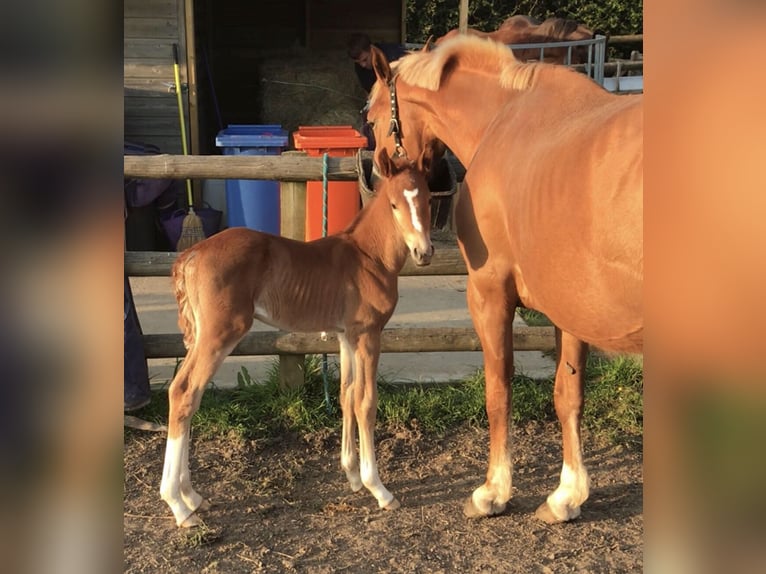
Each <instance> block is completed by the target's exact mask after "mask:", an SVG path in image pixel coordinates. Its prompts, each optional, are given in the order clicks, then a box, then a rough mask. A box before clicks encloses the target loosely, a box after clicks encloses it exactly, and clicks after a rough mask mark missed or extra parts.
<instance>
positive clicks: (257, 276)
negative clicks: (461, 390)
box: [160, 152, 434, 527]
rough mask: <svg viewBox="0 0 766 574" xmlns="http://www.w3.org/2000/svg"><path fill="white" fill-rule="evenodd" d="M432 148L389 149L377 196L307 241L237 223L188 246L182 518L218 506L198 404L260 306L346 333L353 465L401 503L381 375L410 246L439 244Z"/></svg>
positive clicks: (385, 496) (179, 405)
mask: <svg viewBox="0 0 766 574" xmlns="http://www.w3.org/2000/svg"><path fill="white" fill-rule="evenodd" d="M430 159H431V157H430V153H428V152H425V153H424V154H422V155H421V156H420V158H419V159H418V160H417V162H412V161H410V160H407V159H404V158H390V157H389V156H388V154H385V153H383V154H381V155H380V157H379V160H378V164H379V165H378V168H379V171H380V175H381V176H382V177H381V179H380V181H379V184H378V189H377V193H376V196H375V198H374V200H373V201H370V202H369V203H368V204H367V206H366V207H365V208H364V209H363V210H362V211H361V212H360V213H359V215H358V216H357V217H356V219H355V220H354V221H353V223H351V224H350V225H349V227H348V228H347V229H346V230H345V231H342V232H340V233H338V234H336V235H332V236H330V237H326V238H322V239H317V240H316V241H311V242H308V243H304V242H301V241H294V240H292V239H287V238H284V237H277V236H274V235H269V234H266V233H261V232H258V231H253V230H250V229H246V228H232V229H228V230H226V231H222V232H221V233H219V234H217V235H214V236H212V237H210V238H209V239H206V240H205V241H202V242H200V243H198V244H196V245H194V246H193V247H191V248H189V249H187V250H186V251H184V252H183V253H182V254H181V255H179V257H178V259H177V260H176V262H175V264H174V266H173V282H174V287H175V295H176V299H177V300H178V306H179V321H178V322H179V326H180V327H181V331H182V332H183V334H184V345H185V346H186V348H187V349H188V353H187V355H186V358H185V359H184V361H183V364H182V365H181V368H180V369H179V370H178V373H177V374H176V376H175V378H174V379H173V382H172V383H171V385H170V389H169V391H168V394H169V399H170V414H169V417H168V442H167V448H166V451H165V467H164V470H163V473H162V485H161V487H160V494H161V496H162V498H163V500H165V501H166V502H167V503H168V505H169V506H170V509H171V510H172V511H173V516H174V517H175V519H176V523H177V524H178V525H179V526H184V527H188V526H194V525H197V524H200V523H201V520H200V518H199V516H198V515H197V510H199V509H203V510H204V509H206V508H208V506H209V505H208V503H207V501H205V500H204V499H203V498H202V496H200V495H199V494H198V493H197V492H196V491H195V490H194V489H193V488H192V485H191V473H190V471H189V426H190V421H191V418H192V415H194V413H195V412H196V411H197V409H198V408H199V404H200V399H201V398H202V393H203V392H204V390H205V386H206V385H207V383H208V381H209V380H210V379H211V377H212V376H213V375H214V374H215V372H216V371H217V369H218V368H219V367H220V365H221V363H222V362H223V360H224V359H225V358H226V356H228V355H229V353H231V351H232V350H233V349H234V347H235V346H236V345H237V343H238V342H239V341H240V340H241V339H242V338H243V337H244V336H245V334H246V333H247V332H248V331H249V330H250V327H251V326H252V324H253V318H257V319H259V320H261V321H263V322H264V323H267V324H269V325H273V326H275V327H277V328H279V329H283V330H286V331H303V332H322V331H327V332H336V333H338V339H339V341H340V376H341V391H340V392H341V398H340V401H341V406H342V410H343V432H342V447H341V466H342V467H343V469H344V470H345V472H346V476H347V477H348V480H349V482H350V483H351V488H352V489H353V490H354V491H358V490H359V489H361V487H362V486H365V487H367V489H368V490H369V491H370V492H371V493H372V494H373V495H374V496H375V498H376V499H377V501H378V505H379V506H380V507H381V508H386V509H394V508H397V507H398V506H399V502H398V501H397V500H396V498H394V496H393V495H392V494H391V493H390V492H389V491H388V490H387V489H386V487H385V486H383V483H382V482H381V481H380V478H379V476H378V469H377V463H376V461H375V445H374V434H373V433H374V428H375V416H376V409H377V388H376V376H377V368H378V358H379V356H380V336H381V331H382V330H383V327H384V326H385V325H386V323H387V322H388V320H389V318H390V317H391V315H392V313H393V311H394V308H395V307H396V303H397V301H398V297H399V295H398V274H399V271H400V270H401V268H402V266H403V265H404V263H405V260H406V258H407V255H408V254H409V255H410V257H412V259H413V261H414V262H415V264H416V265H428V264H429V263H430V261H431V255H432V254H433V251H434V248H433V245H432V244H431V237H430V230H431V209H430V206H429V201H430V190H429V189H428V186H427V183H426V180H425V177H424V174H425V173H427V172H428V169H429V167H430V166H429V164H430ZM357 425H358V427H359V458H357V453H356V446H355V437H354V431H355V428H356V426H357Z"/></svg>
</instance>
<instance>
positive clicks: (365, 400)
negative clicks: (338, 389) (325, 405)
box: [354, 332, 400, 510]
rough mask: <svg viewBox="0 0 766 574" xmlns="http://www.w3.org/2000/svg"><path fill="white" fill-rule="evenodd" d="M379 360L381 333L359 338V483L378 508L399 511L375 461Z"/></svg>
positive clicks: (356, 360) (356, 388) (356, 375)
mask: <svg viewBox="0 0 766 574" xmlns="http://www.w3.org/2000/svg"><path fill="white" fill-rule="evenodd" d="M379 357H380V332H377V333H375V334H370V333H368V334H363V335H361V336H359V338H358V340H357V342H356V352H355V354H354V363H355V368H354V379H355V380H354V412H355V413H356V421H357V424H358V425H359V459H360V466H361V469H360V470H361V478H362V483H363V484H364V486H365V487H366V488H367V490H369V491H370V492H371V493H372V494H373V496H374V497H375V498H376V499H377V500H378V506H379V507H380V508H385V509H386V510H393V509H395V508H399V506H400V504H399V501H398V500H396V498H394V495H393V494H391V493H390V492H389V491H388V490H387V489H386V487H385V486H383V483H382V482H381V480H380V476H378V465H377V462H376V460H375V418H376V415H377V409H378V385H377V380H376V377H377V374H378V358H379Z"/></svg>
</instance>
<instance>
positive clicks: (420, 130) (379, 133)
mask: <svg viewBox="0 0 766 574" xmlns="http://www.w3.org/2000/svg"><path fill="white" fill-rule="evenodd" d="M428 54H429V52H428V50H427V48H426V49H424V50H422V51H420V52H416V53H412V54H408V55H406V56H403V57H402V58H400V60H399V62H400V61H401V60H403V59H405V58H418V57H423V56H426V57H428ZM394 65H398V62H395V63H394ZM372 69H373V70H374V71H375V76H376V77H377V80H376V82H375V84H374V85H373V87H372V91H371V92H370V97H369V101H368V106H369V109H368V112H367V119H368V121H369V122H370V125H371V128H372V130H373V132H374V133H375V141H376V147H375V156H374V163H375V165H376V167H377V168H378V169H380V168H381V158H380V153H381V150H382V149H385V150H386V151H387V152H388V155H389V156H390V157H398V156H404V157H406V158H418V157H421V156H422V155H423V154H424V153H425V154H427V155H428V157H430V158H438V157H441V155H443V154H444V151H445V150H446V147H445V146H444V144H442V143H441V141H439V140H438V139H437V138H436V137H435V136H434V135H433V133H432V132H431V130H429V129H428V116H427V115H426V114H422V113H419V110H418V109H417V108H416V107H415V106H412V105H406V106H404V107H399V105H398V103H399V102H398V100H397V95H396V89H395V86H396V84H395V80H394V78H395V72H394V71H393V70H392V68H391V65H389V63H388V60H387V59H386V56H385V54H383V52H382V51H380V50H379V49H378V48H377V47H375V46H373V47H372Z"/></svg>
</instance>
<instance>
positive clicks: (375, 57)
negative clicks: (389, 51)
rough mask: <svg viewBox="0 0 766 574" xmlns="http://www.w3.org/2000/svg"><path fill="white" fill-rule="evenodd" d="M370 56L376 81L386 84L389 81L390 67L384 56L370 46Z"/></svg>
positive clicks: (377, 49)
mask: <svg viewBox="0 0 766 574" xmlns="http://www.w3.org/2000/svg"><path fill="white" fill-rule="evenodd" d="M370 52H371V54H372V69H373V70H374V71H375V75H376V76H377V77H378V80H380V81H381V82H383V83H385V84H387V83H388V82H389V81H390V80H391V66H389V65H388V60H387V59H386V55H385V54H384V53H383V52H382V51H381V49H380V48H378V47H377V46H375V45H372V46H370Z"/></svg>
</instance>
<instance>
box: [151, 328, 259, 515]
mask: <svg viewBox="0 0 766 574" xmlns="http://www.w3.org/2000/svg"><path fill="white" fill-rule="evenodd" d="M250 323H252V320H250ZM248 329H249V324H248V326H247V328H244V329H242V328H240V329H238V330H237V331H236V332H233V331H232V330H231V329H229V331H228V333H227V334H228V337H226V338H225V339H223V340H222V339H220V338H219V337H206V336H205V335H204V334H203V335H202V336H200V337H199V338H198V339H197V341H196V342H195V343H194V345H193V346H192V348H191V349H190V350H189V353H188V355H187V356H186V359H184V363H183V365H181V369H180V370H179V371H178V374H177V375H176V377H175V378H174V379H173V382H172V383H171V385H170V389H169V390H168V399H169V403H170V411H169V415H168V441H167V447H166V450H165V465H164V468H163V472H162V484H161V485H160V495H161V496H162V499H163V500H164V501H165V502H167V503H168V506H170V509H171V511H172V512H173V516H174V517H175V519H176V524H177V525H178V526H184V527H189V526H196V525H198V524H200V522H201V520H200V519H199V517H198V516H197V515H195V514H194V513H195V512H196V511H197V510H199V509H200V508H202V509H204V508H206V506H207V504H206V502H205V501H204V499H203V498H202V496H200V495H199V494H198V493H197V492H195V491H194V489H193V488H192V485H191V474H190V471H189V440H190V437H189V434H190V427H191V418H192V416H193V415H194V413H195V412H197V409H198V408H199V404H200V401H201V400H202V394H203V393H204V391H205V386H206V385H207V383H208V381H210V379H211V378H212V377H213V375H214V374H215V372H216V371H217V370H218V367H220V366H221V363H222V362H223V360H224V359H225V358H226V357H227V356H228V354H229V353H231V351H232V350H233V349H234V347H235V346H236V344H237V343H238V342H239V340H240V339H241V338H242V336H243V335H244V334H245V333H246V332H247V330H248Z"/></svg>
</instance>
